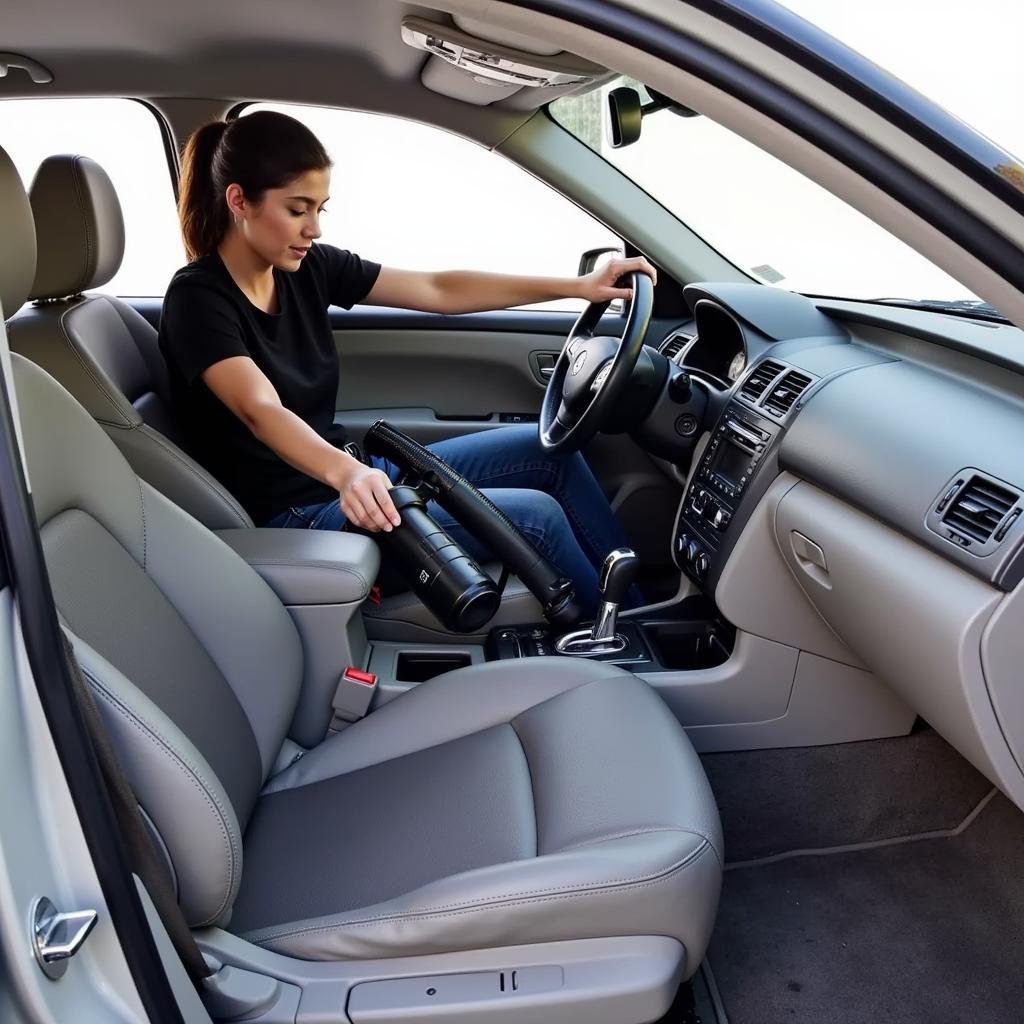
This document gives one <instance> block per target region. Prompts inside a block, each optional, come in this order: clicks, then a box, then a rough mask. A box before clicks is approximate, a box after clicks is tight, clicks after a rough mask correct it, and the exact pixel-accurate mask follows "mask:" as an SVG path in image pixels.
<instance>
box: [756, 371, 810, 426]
mask: <svg viewBox="0 0 1024 1024" xmlns="http://www.w3.org/2000/svg"><path fill="white" fill-rule="evenodd" d="M813 379H814V378H813V377H808V376H807V374H806V373H800V372H799V370H790V371H789V373H787V374H786V375H785V377H783V378H782V380H780V381H779V382H778V384H776V385H775V386H774V387H773V388H772V389H771V391H769V392H768V394H767V396H766V397H765V399H764V401H763V402H762V405H763V406H764V407H765V409H767V410H768V412H770V413H771V414H772V415H773V416H778V417H780V418H781V417H782V416H785V415H786V413H787V412H789V410H790V409H792V408H793V404H794V403H795V402H796V400H797V399H798V398H799V397H800V396H801V395H802V394H803V392H804V391H805V390H806V389H807V388H808V387H809V386H810V383H811V381H812V380H813Z"/></svg>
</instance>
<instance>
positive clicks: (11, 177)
mask: <svg viewBox="0 0 1024 1024" xmlns="http://www.w3.org/2000/svg"><path fill="white" fill-rule="evenodd" d="M35 272H36V232H35V228H34V227H33V226H32V207H31V206H29V202H28V196H27V195H25V186H24V185H23V184H22V182H21V176H20V175H19V174H18V171H17V168H16V167H15V166H14V163H13V161H12V160H11V158H10V157H9V156H8V155H7V154H6V153H5V152H4V151H3V150H2V149H0V307H3V316H4V319H5V320H6V319H9V318H10V317H12V316H14V314H15V313H17V312H18V310H19V309H21V307H22V306H24V305H25V300H26V299H27V298H28V293H29V291H30V290H31V288H32V278H33V277H34V276H35Z"/></svg>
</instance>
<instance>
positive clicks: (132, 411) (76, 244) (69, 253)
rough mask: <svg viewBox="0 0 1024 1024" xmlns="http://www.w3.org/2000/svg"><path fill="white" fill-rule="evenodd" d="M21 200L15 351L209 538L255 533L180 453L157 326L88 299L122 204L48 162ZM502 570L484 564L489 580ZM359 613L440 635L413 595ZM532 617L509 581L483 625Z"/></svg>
mask: <svg viewBox="0 0 1024 1024" xmlns="http://www.w3.org/2000/svg"><path fill="white" fill-rule="evenodd" d="M29 199H30V202H31V204H32V213H33V218H34V222H35V229H36V240H37V249H38V254H37V263H36V273H35V280H34V282H33V284H32V288H31V292H30V296H29V297H30V299H31V300H33V305H31V306H29V307H27V308H25V309H24V310H22V311H21V313H19V314H18V315H17V316H16V317H14V318H13V319H12V320H11V322H10V324H9V327H8V335H9V341H10V346H11V350H12V351H14V352H18V353H20V354H22V355H24V356H27V357H28V358H29V359H31V360H32V361H33V362H34V363H37V364H38V365H39V366H42V367H43V368H44V369H45V370H46V371H47V372H48V373H50V374H51V375H52V376H53V377H55V378H56V379H57V380H58V381H60V383H61V384H63V385H64V387H66V388H67V389H68V391H70V392H71V394H72V395H74V396H75V398H77V399H78V401H79V402H81V403H82V405H84V406H85V408H86V409H87V410H88V411H89V413H90V414H91V415H92V416H93V418H94V419H95V420H97V422H99V423H100V424H101V425H102V426H103V428H104V430H106V431H107V433H108V434H109V435H110V436H111V437H112V438H113V440H114V442H115V443H116V444H117V446H118V447H119V448H120V449H121V451H122V452H123V453H124V456H125V458H127V459H128V462H129V463H130V464H131V466H132V468H133V469H134V470H135V472H136V473H138V475H139V476H140V477H142V479H143V480H145V481H146V482H147V483H150V484H152V485H153V486H154V487H155V488H156V489H157V490H158V491H161V492H162V493H164V494H166V495H167V496H168V497H169V498H170V499H171V500H172V501H173V502H174V503H175V504H177V505H179V506H181V508H183V509H185V511H187V512H188V513H189V514H190V515H192V516H194V517H195V518H196V519H198V520H199V521H200V522H201V523H204V524H205V525H206V526H208V527H209V528H210V529H211V530H222V529H237V528H239V527H251V526H252V525H253V524H252V520H251V519H250V518H249V516H248V514H247V513H246V512H245V510H244V509H243V508H242V506H241V505H240V504H239V503H238V501H237V500H236V499H235V498H234V497H233V496H232V495H231V493H230V492H229V491H228V490H227V489H226V488H225V487H224V486H223V485H221V484H220V483H219V482H218V481H217V480H216V479H215V478H214V477H212V476H211V475H210V474H209V473H208V472H207V471H206V470H205V469H203V467H202V466H200V465H199V463H197V462H196V461H195V460H193V459H192V458H190V457H189V456H188V455H187V454H186V453H185V452H184V451H183V450H182V447H181V443H182V439H181V430H180V428H179V426H178V424H177V422H176V420H175V416H174V412H173V408H172V405H171V399H170V386H169V384H168V380H167V369H166V366H165V365H164V360H163V356H162V355H161V353H160V350H159V347H158V345H157V332H156V331H155V330H154V329H153V326H152V325H151V324H150V323H149V321H148V320H146V319H145V318H144V317H143V316H141V315H140V314H139V313H138V312H136V310H134V309H133V308H132V307H131V306H130V305H129V304H128V303H126V302H123V301H122V300H120V299H118V298H114V297H112V296H109V295H102V294H97V293H95V292H91V293H90V294H88V295H87V294H84V293H85V292H86V291H88V290H89V289H93V288H102V287H103V285H104V284H106V283H107V282H108V281H109V280H110V279H111V278H112V277H113V276H114V274H116V273H117V270H118V268H119V267H120V265H121V259H122V257H123V255H124V221H123V218H122V215H121V204H120V202H119V201H118V198H117V193H116V191H115V189H114V186H113V184H112V183H111V181H110V178H109V177H108V175H107V173H106V172H105V171H104V170H103V168H102V167H100V165H99V164H97V163H96V162H95V161H94V160H90V159H89V158H88V157H86V156H80V155H75V154H58V155H55V156H51V157H48V158H47V159H46V160H44V161H43V163H42V164H41V165H40V166H39V170H38V171H37V172H36V175H35V178H34V179H33V182H32V186H31V188H30V190H29ZM15 312H16V310H13V309H9V310H7V311H6V315H7V316H8V317H11V316H12V315H13V314H14V313H15ZM500 570H501V567H500V566H489V567H488V571H489V572H491V574H492V576H493V577H494V578H495V579H497V577H498V573H499V572H500ZM364 611H365V616H366V620H367V628H368V632H369V633H370V635H371V636H373V637H375V638H377V639H381V640H405V641H412V640H427V641H429V640H433V639H438V638H439V637H442V636H444V635H445V633H446V630H445V629H444V628H443V627H442V626H441V624H440V623H439V622H438V621H437V619H436V618H435V617H434V616H433V614H432V613H431V612H430V611H429V610H428V609H427V608H426V606H425V605H424V604H423V602H422V601H420V599H419V598H418V597H417V596H416V595H415V594H413V593H412V592H410V591H405V592H399V593H394V594H388V595H386V596H385V597H384V599H383V601H381V602H380V603H375V604H368V605H366V606H365V610H364ZM540 617H541V615H540V607H539V605H538V604H537V601H536V600H535V599H534V597H533V595H532V594H531V593H530V592H529V591H528V590H527V589H526V588H525V587H524V586H523V584H522V583H521V582H520V581H519V580H518V579H515V578H512V579H511V580H510V581H509V583H508V585H507V587H506V589H505V594H504V598H503V601H502V607H501V610H500V611H499V613H498V615H497V617H496V618H495V619H494V620H493V622H492V623H491V625H494V626H497V625H507V624H509V623H513V622H531V621H534V620H536V619H538V618H540Z"/></svg>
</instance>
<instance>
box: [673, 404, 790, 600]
mask: <svg viewBox="0 0 1024 1024" xmlns="http://www.w3.org/2000/svg"><path fill="white" fill-rule="evenodd" d="M778 430H779V428H778V426H777V425H776V424H773V423H771V422H769V421H768V420H764V419H762V418H761V417H760V416H756V415H755V414H753V413H752V412H750V411H749V410H748V409H745V408H744V407H743V406H741V405H739V403H737V402H731V403H730V404H729V405H728V406H726V409H725V411H724V412H723V413H722V416H721V418H720V419H719V421H718V426H717V427H715V430H714V433H713V434H712V435H711V439H710V441H709V442H708V445H707V447H706V448H705V449H704V453H703V455H702V457H701V460H700V464H699V465H698V466H697V471H696V472H695V473H694V475H693V479H692V480H691V481H690V486H689V488H688V489H687V491H686V494H685V496H684V498H683V504H682V508H681V510H680V514H679V522H678V525H677V528H676V535H675V538H674V540H673V557H674V558H675V560H676V564H677V565H678V566H679V568H680V569H682V570H683V571H684V572H686V573H688V574H689V575H690V576H692V577H693V578H695V579H697V580H702V579H704V578H705V577H706V576H707V573H708V570H709V569H710V567H711V559H712V558H713V557H714V554H715V553H716V552H717V551H718V548H719V547H720V545H721V542H722V538H723V536H724V534H725V531H726V530H727V529H728V528H729V524H730V523H731V522H732V519H733V516H734V514H735V512H736V506H737V505H738V504H739V502H740V499H741V497H742V495H743V492H744V491H745V490H746V488H747V487H748V486H749V484H750V481H751V480H752V479H753V477H754V474H755V473H756V472H757V468H758V465H759V463H760V462H761V459H762V458H763V457H764V455H765V453H766V452H767V450H768V448H769V446H770V445H771V443H772V439H773V438H774V437H775V435H776V434H777V433H778Z"/></svg>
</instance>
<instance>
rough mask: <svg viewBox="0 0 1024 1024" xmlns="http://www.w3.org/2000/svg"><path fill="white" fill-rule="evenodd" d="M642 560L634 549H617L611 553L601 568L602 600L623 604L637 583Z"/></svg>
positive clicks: (608, 602)
mask: <svg viewBox="0 0 1024 1024" xmlns="http://www.w3.org/2000/svg"><path fill="white" fill-rule="evenodd" d="M639 568H640V559H639V558H637V556H636V552H635V551H634V550H633V549H632V548H616V549H615V550H614V551H611V552H609V554H608V557H607V558H606V559H605V560H604V565H603V566H602V567H601V600H602V601H604V602H605V603H607V604H614V605H619V604H622V601H623V598H625V596H626V594H627V593H628V592H629V588H630V587H631V586H633V584H634V583H635V582H636V574H637V571H638V570H639Z"/></svg>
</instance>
